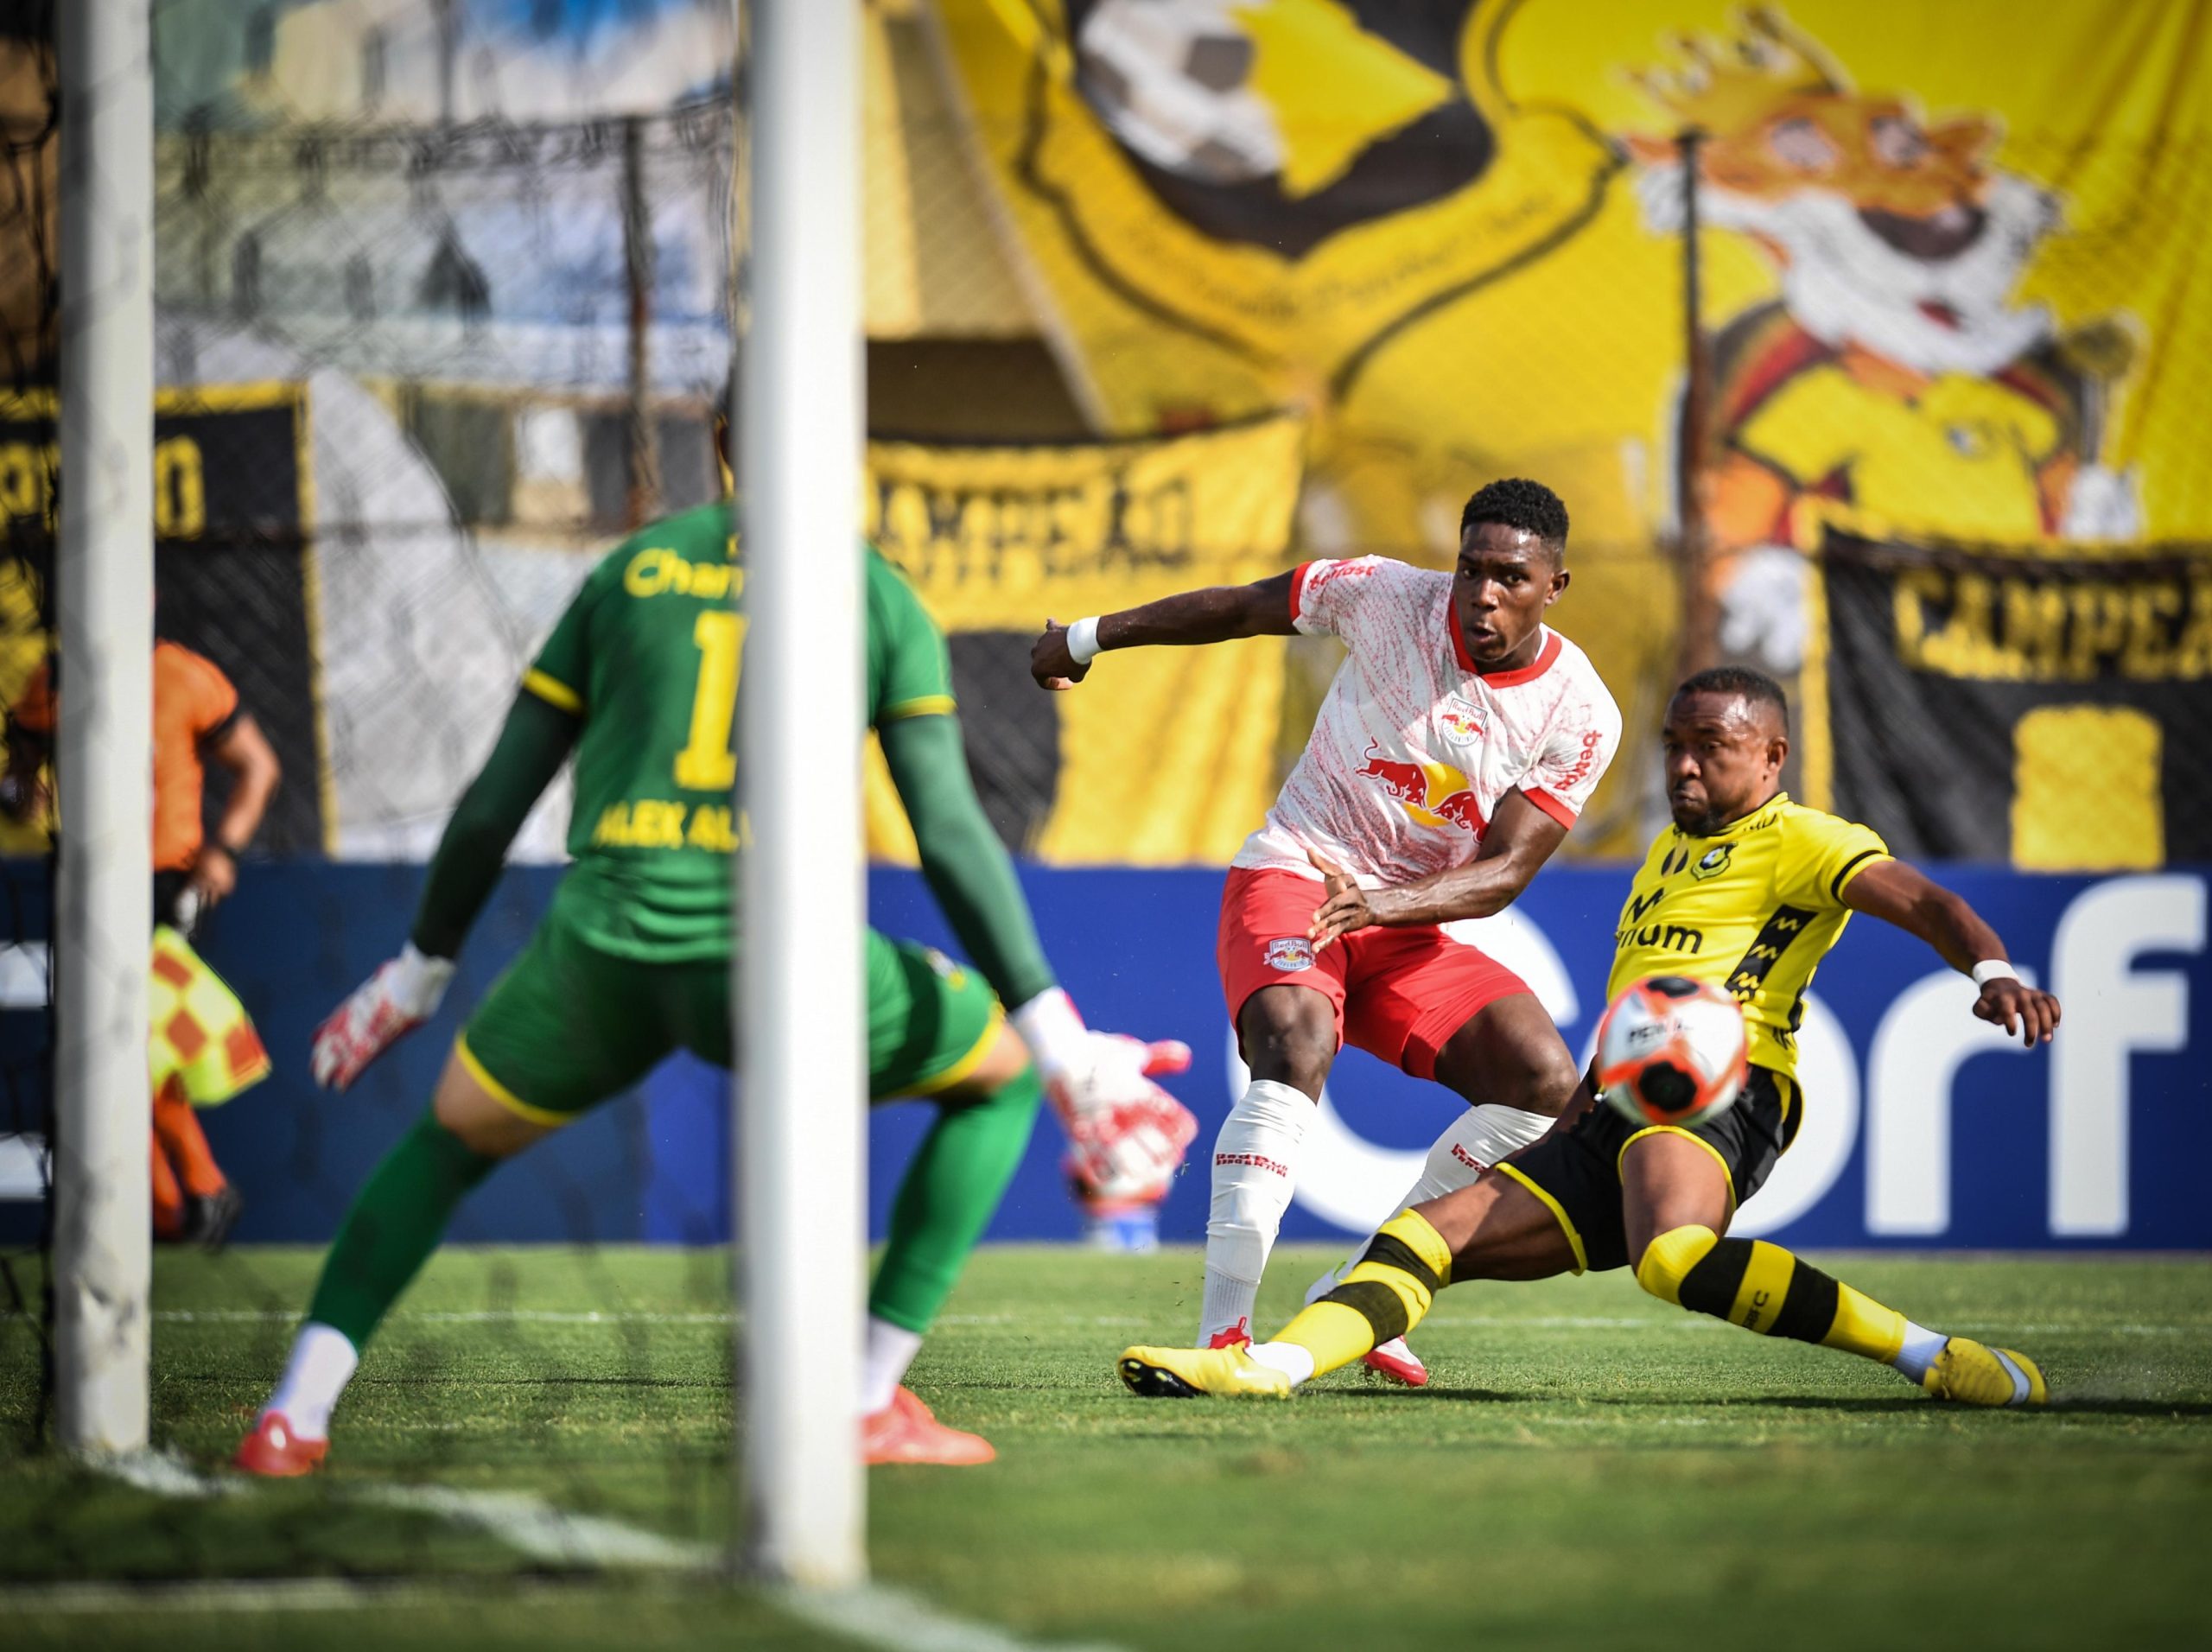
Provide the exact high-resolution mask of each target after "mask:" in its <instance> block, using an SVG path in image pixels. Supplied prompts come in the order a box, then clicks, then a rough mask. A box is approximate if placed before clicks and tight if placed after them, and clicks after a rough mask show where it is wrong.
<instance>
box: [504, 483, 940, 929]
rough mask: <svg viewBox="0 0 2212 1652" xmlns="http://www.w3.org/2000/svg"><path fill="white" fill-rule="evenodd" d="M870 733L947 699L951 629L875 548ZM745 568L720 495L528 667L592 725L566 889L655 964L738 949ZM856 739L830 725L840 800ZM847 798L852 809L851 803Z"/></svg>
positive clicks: (585, 591)
mask: <svg viewBox="0 0 2212 1652" xmlns="http://www.w3.org/2000/svg"><path fill="white" fill-rule="evenodd" d="M865 556H866V565H867V575H866V603H867V632H868V701H867V708H866V710H867V719H868V724H869V726H870V727H878V726H880V725H881V724H883V723H885V722H887V721H893V720H896V719H899V718H905V717H913V716H920V715H927V714H930V713H948V712H950V711H951V710H952V709H953V698H952V673H951V664H950V658H949V657H948V655H947V651H946V649H945V643H944V635H943V633H942V632H939V631H938V628H937V626H936V624H935V623H934V622H933V621H932V620H931V619H930V617H929V615H928V613H926V612H925V611H924V609H923V607H922V605H921V602H920V600H919V599H918V598H917V597H916V596H915V594H914V593H913V591H912V588H910V587H909V586H908V585H907V584H906V581H905V580H904V579H902V578H901V577H900V576H899V573H898V571H897V570H896V569H893V567H892V566H891V564H890V563H888V562H886V561H885V560H884V559H883V558H882V556H880V555H879V554H878V553H877V552H876V551H874V550H873V549H869V550H867V551H866V553H865ZM746 625H747V619H746V613H745V567H744V562H743V558H742V556H741V554H740V551H739V549H738V545H737V542H736V538H735V536H734V533H733V531H732V529H731V521H730V510H729V506H728V505H727V504H722V505H705V506H702V507H701V508H700V509H698V510H696V511H687V512H685V513H683V515H680V516H675V517H671V518H666V519H665V520H664V521H661V522H658V523H655V524H652V525H651V526H649V527H646V528H645V529H642V530H640V531H639V532H637V533H635V534H633V535H632V536H631V537H629V538H627V539H626V540H624V541H623V542H622V543H620V544H619V545H617V546H616V547H615V548H614V549H613V550H612V551H610V552H609V553H608V554H607V556H606V557H605V558H603V559H602V560H601V562H600V564H599V565H598V567H596V568H595V569H593V570H592V572H591V574H590V575H589V576H588V578H587V579H586V580H585V581H584V584H583V588H582V589H581V590H580V591H579V592H578V593H577V594H576V596H575V600H573V601H572V602H571V603H570V604H569V608H568V611H567V612H566V613H563V615H562V616H561V619H560V622H559V623H558V624H557V625H556V626H554V628H553V634H552V635H551V636H550V637H549V638H548V639H546V642H545V645H544V647H543V649H541V650H540V651H538V655H537V659H536V660H535V661H534V662H533V663H532V664H531V668H530V670H529V671H528V672H527V673H525V674H524V677H523V687H524V689H525V690H526V691H528V692H529V693H531V694H534V695H536V696H537V697H538V698H540V699H542V700H543V701H545V702H548V703H549V704H550V705H552V706H554V707H556V708H559V709H561V710H563V711H566V712H569V713H570V714H572V715H575V716H576V717H578V718H580V719H581V720H582V728H581V731H580V732H579V734H578V735H577V738H576V743H575V811H574V814H573V815H572V816H571V818H570V821H569V854H570V855H571V856H573V857H574V859H575V866H574V867H572V868H571V869H570V871H569V875H568V876H567V877H566V878H565V879H563V880H562V885H561V891H560V893H559V895H558V896H557V897H556V899H557V901H558V903H559V905H560V906H561V908H562V909H563V915H564V916H565V917H566V918H569V920H570V921H571V922H572V923H574V924H575V925H576V926H577V928H578V929H579V930H580V931H582V933H583V935H584V936H585V937H586V938H587V939H588V940H589V941H590V942H591V943H592V944H594V946H596V947H598V948H600V949H601V950H604V951H607V952H611V953H614V954H616V955H618V956H626V957H634V958H637V959H639V960H641V961H650V962H654V963H682V962H686V961H689V960H693V959H699V958H710V957H717V956H728V953H729V951H730V950H731V937H732V933H733V923H734V918H733V912H732V905H733V893H734V892H733V888H732V885H733V870H732V865H733V859H734V855H736V854H737V852H738V851H739V850H740V848H741V846H742V843H743V840H744V838H745V836H746V830H745V825H744V823H743V821H742V820H741V818H738V817H736V816H734V815H733V812H732V801H731V799H732V792H733V788H734V785H735V782H736V779H737V758H736V753H735V743H734V733H735V721H736V718H735V715H734V713H735V706H736V696H737V694H738V692H739V689H740V685H741V681H742V675H743V672H742V668H743V664H744V651H745V632H746ZM849 739H850V736H849V734H840V733H838V732H836V731H829V730H825V731H823V754H824V758H825V760H827V759H834V763H833V765H832V769H833V772H836V774H837V775H838V792H837V796H838V797H840V798H851V797H853V796H854V793H855V778H856V777H855V774H854V773H853V772H852V765H851V761H850V758H849V753H850V752H851V750H852V748H851V747H850V746H849V744H848V743H847V742H848V741H849ZM845 806H852V805H850V804H847V805H845Z"/></svg>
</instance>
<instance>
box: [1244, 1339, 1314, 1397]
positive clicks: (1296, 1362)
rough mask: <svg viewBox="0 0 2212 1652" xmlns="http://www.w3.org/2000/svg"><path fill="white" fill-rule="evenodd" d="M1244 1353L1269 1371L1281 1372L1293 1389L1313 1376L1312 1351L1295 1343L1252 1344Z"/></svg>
mask: <svg viewBox="0 0 2212 1652" xmlns="http://www.w3.org/2000/svg"><path fill="white" fill-rule="evenodd" d="M1244 1351H1245V1352H1246V1353H1248V1354H1249V1355H1250V1356H1251V1357H1253V1358H1254V1359H1255V1360H1256V1361H1258V1362H1259V1363H1261V1364H1262V1365H1264V1366H1266V1367H1267V1368H1268V1369H1269V1370H1271V1371H1281V1373H1282V1374H1283V1375H1284V1376H1287V1377H1288V1378H1289V1379H1290V1383H1291V1386H1292V1387H1293V1388H1296V1387H1297V1386H1298V1385H1299V1384H1300V1382H1304V1381H1305V1380H1306V1378H1307V1377H1309V1376H1313V1350H1311V1349H1306V1348H1300V1346H1299V1345H1298V1344H1296V1343H1254V1344H1252V1345H1251V1346H1250V1347H1249V1348H1248V1349H1246V1350H1244Z"/></svg>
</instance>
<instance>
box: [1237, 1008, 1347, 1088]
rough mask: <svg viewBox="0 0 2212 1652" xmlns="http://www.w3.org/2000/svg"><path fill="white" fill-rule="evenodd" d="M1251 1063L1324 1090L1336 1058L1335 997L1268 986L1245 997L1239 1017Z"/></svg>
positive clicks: (1262, 1072) (1255, 1072)
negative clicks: (1326, 1079)
mask: <svg viewBox="0 0 2212 1652" xmlns="http://www.w3.org/2000/svg"><path fill="white" fill-rule="evenodd" d="M1236 1030H1237V1032H1238V1034H1239V1035H1240V1036H1241V1037H1242V1039H1243V1044H1244V1060H1245V1064H1247V1065H1248V1066H1249V1067H1250V1068H1251V1070H1252V1076H1253V1077H1255V1078H1269V1079H1273V1080H1274V1081H1275V1082H1276V1083H1284V1084H1291V1085H1294V1086H1296V1087H1297V1088H1298V1089H1300V1090H1304V1091H1305V1092H1306V1094H1307V1095H1308V1096H1313V1095H1316V1094H1318V1093H1319V1090H1320V1088H1321V1083H1322V1081H1323V1080H1325V1078H1327V1077H1328V1076H1329V1066H1330V1064H1331V1063H1332V1061H1333V1060H1334V1059H1335V1058H1336V1053H1337V1032H1336V1020H1335V1017H1334V1016H1333V1014H1332V1013H1331V1010H1330V1006H1329V1001H1328V1000H1327V999H1326V998H1325V997H1324V996H1323V995H1322V994H1319V993H1316V992H1308V991H1306V990H1305V989H1304V988H1272V987H1271V988H1263V989H1262V990H1261V991H1259V992H1256V993H1255V994H1252V996H1251V997H1250V998H1249V999H1247V1000H1246V1001H1245V1003H1244V1007H1243V1010H1242V1011H1241V1012H1240V1013H1238V1015H1237V1018H1236Z"/></svg>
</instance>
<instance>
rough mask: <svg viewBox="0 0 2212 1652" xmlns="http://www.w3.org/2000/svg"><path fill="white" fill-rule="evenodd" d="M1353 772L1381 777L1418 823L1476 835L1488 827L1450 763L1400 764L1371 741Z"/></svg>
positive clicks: (1470, 789)
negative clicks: (1365, 754)
mask: <svg viewBox="0 0 2212 1652" xmlns="http://www.w3.org/2000/svg"><path fill="white" fill-rule="evenodd" d="M1353 772H1354V773H1355V774H1358V775H1361V776H1363V777H1364V778H1368V779H1370V780H1380V781H1381V782H1382V783H1383V791H1387V792H1389V794H1390V796H1391V797H1393V798H1395V799H1396V801H1397V804H1398V806H1399V807H1400V808H1402V809H1403V810H1405V811H1406V814H1407V816H1408V817H1409V818H1410V819H1411V820H1412V821H1413V822H1414V823H1415V824H1416V825H1421V826H1456V827H1458V828H1459V829H1460V830H1461V831H1464V832H1470V833H1472V834H1473V835H1474V836H1477V837H1480V836H1482V835H1483V833H1484V831H1485V830H1486V829H1488V828H1489V825H1490V822H1489V821H1487V820H1485V819H1484V817H1483V810H1482V804H1480V803H1478V801H1477V800H1476V797H1475V793H1474V788H1473V787H1472V786H1471V785H1469V784H1468V781H1467V777H1466V776H1465V774H1463V773H1461V772H1459V770H1458V769H1455V768H1453V767H1452V766H1451V765H1450V764H1448V763H1427V762H1412V763H1401V762H1398V761H1396V760H1395V759H1392V758H1388V757H1383V756H1381V755H1379V753H1378V750H1377V747H1376V745H1375V743H1374V742H1373V741H1371V740H1370V741H1369V742H1368V747H1367V760H1366V761H1365V762H1364V763H1362V764H1361V765H1360V766H1359V767H1358V768H1357V769H1355V770H1354V771H1353Z"/></svg>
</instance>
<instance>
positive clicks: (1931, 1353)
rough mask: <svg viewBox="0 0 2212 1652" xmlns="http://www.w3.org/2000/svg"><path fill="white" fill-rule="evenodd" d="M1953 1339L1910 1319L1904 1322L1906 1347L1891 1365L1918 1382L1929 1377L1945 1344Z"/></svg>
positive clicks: (1898, 1352)
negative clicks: (1929, 1370) (1930, 1370)
mask: <svg viewBox="0 0 2212 1652" xmlns="http://www.w3.org/2000/svg"><path fill="white" fill-rule="evenodd" d="M1950 1340H1951V1339H1950V1338H1949V1337H1947V1336H1945V1335H1944V1334H1943V1333H1942V1331H1930V1330H1929V1329H1928V1327H1927V1326H1925V1325H1915V1324H1913V1322H1912V1321H1911V1320H1910V1319H1908V1320H1906V1321H1905V1322H1904V1347H1903V1348H1901V1349H1899V1350H1897V1357H1896V1358H1895V1359H1893V1360H1891V1362H1890V1363H1891V1365H1892V1366H1894V1367H1896V1368H1897V1369H1898V1370H1900V1371H1903V1372H1904V1374H1905V1375H1906V1376H1909V1377H1910V1378H1911V1379H1912V1380H1913V1381H1914V1382H1919V1381H1920V1379H1921V1378H1923V1376H1927V1375H1928V1368H1929V1366H1930V1365H1933V1364H1934V1363H1936V1355H1938V1354H1940V1353H1942V1351H1943V1344H1945V1343H1947V1342H1948V1341H1950Z"/></svg>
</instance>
